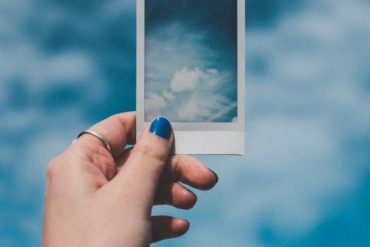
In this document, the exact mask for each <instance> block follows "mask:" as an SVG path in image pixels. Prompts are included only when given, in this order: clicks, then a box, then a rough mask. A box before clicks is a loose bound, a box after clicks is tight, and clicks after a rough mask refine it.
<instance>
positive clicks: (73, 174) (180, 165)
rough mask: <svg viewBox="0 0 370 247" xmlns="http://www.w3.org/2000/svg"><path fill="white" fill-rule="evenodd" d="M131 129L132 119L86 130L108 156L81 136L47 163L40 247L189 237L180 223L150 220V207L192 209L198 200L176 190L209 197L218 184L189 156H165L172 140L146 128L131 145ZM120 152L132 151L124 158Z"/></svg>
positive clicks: (134, 244) (126, 116)
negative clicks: (208, 192)
mask: <svg viewBox="0 0 370 247" xmlns="http://www.w3.org/2000/svg"><path fill="white" fill-rule="evenodd" d="M135 121H136V118H135V113H122V114H117V115H114V116H112V117H110V118H108V119H106V120H104V121H102V122H100V123H98V124H96V125H94V126H93V127H91V128H90V129H91V130H94V131H96V132H98V133H100V134H101V135H102V136H103V137H104V138H105V139H106V140H107V141H108V142H109V143H110V145H111V147H112V154H111V153H109V152H108V151H107V150H106V149H105V147H104V146H103V145H102V144H101V143H100V141H99V140H98V139H97V138H96V137H94V136H92V135H88V134H85V135H83V136H82V137H80V138H79V139H78V140H77V141H76V142H74V143H73V144H71V145H70V146H69V147H68V148H67V149H66V150H65V151H64V152H63V153H62V154H61V155H59V156H58V157H56V158H55V159H54V160H52V161H51V162H50V163H49V166H48V169H47V184H46V192H45V207H44V229H43V246H44V247H58V246H93V247H95V246H96V247H98V246H102V247H103V246H110V247H116V246H117V247H123V246H127V247H142V246H149V245H150V243H151V242H156V241H160V240H164V239H168V238H174V237H179V236H181V235H183V234H184V233H186V232H187V230H188V229H189V223H188V222H187V221H186V220H183V219H179V218H174V217H169V216H152V215H151V210H152V207H153V205H157V204H170V205H173V206H175V207H177V208H181V209H190V208H192V207H193V206H194V205H195V203H196V200H197V198H196V196H195V194H194V193H193V192H191V191H189V190H187V189H186V188H185V187H184V185H182V184H186V185H189V186H192V187H194V188H197V189H202V190H208V189H210V188H212V187H213V186H214V185H215V184H216V183H217V176H216V175H215V174H214V173H213V172H212V171H210V170H208V169H207V168H206V167H205V166H204V165H203V164H202V163H201V162H200V161H199V160H197V159H196V158H194V157H192V156H187V155H175V156H171V155H169V153H170V149H171V146H172V142H173V135H172V136H171V138H170V140H165V139H163V138H161V137H158V136H156V135H154V134H152V133H150V132H149V130H148V128H145V129H144V130H143V132H142V134H141V136H140V138H139V139H138V141H137V143H135V140H136V136H135V135H136V129H135ZM126 144H135V146H134V148H133V149H131V150H129V151H125V150H124V148H123V147H124V146H125V145H126ZM180 182H181V183H180Z"/></svg>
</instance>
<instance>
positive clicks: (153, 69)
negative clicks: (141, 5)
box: [145, 1, 237, 122]
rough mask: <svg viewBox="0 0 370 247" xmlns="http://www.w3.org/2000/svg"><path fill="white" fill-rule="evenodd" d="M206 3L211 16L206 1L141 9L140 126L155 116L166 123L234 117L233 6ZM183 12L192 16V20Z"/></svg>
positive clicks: (155, 3) (156, 4) (164, 3)
mask: <svg viewBox="0 0 370 247" xmlns="http://www.w3.org/2000/svg"><path fill="white" fill-rule="evenodd" d="M212 3H213V4H215V5H217V6H213V7H214V8H215V9H214V10H210V9H209V6H210V4H211V2H208V1H204V2H198V1H197V2H195V1H187V2H182V3H181V4H175V2H174V3H171V4H168V3H167V1H153V2H147V3H146V9H147V12H146V15H147V16H146V57H145V59H146V61H145V119H146V121H150V120H151V119H152V118H154V117H157V116H160V115H162V116H166V117H168V118H169V119H170V120H171V121H172V122H231V121H233V119H234V120H235V118H236V117H237V104H236V102H237V81H236V78H237V76H236V71H237V70H236V67H237V52H236V49H237V48H236V43H237V40H236V2H234V1H231V2H229V3H228V4H226V5H225V1H214V2H212ZM220 6H222V7H224V11H223V12H224V13H223V15H222V17H219V16H218V14H220V13H218V12H219V11H220V9H219V8H218V7H220ZM158 9H161V10H162V11H161V12H160V13H161V15H162V16H161V18H158V15H157V14H155V13H157V12H156V11H158ZM183 11H185V12H189V11H192V13H193V15H192V17H191V18H189V16H188V15H182V14H181V12H183ZM204 11H206V12H204ZM174 13H176V15H173V14H174ZM216 17H217V18H216ZM218 17H219V18H218ZM159 98H161V100H159ZM154 99H156V100H157V102H158V103H159V104H158V105H154V104H153V103H155V102H154ZM205 99H207V100H205Z"/></svg>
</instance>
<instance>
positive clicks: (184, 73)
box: [171, 67, 203, 93]
mask: <svg viewBox="0 0 370 247" xmlns="http://www.w3.org/2000/svg"><path fill="white" fill-rule="evenodd" d="M202 74H203V72H202V71H200V70H199V69H195V70H188V69H187V68H186V67H184V68H182V69H181V70H178V71H176V73H175V75H174V77H173V79H172V81H171V89H172V90H173V91H174V92H175V93H178V92H184V91H189V90H194V89H195V88H196V87H197V86H198V83H199V80H200V78H201V77H202Z"/></svg>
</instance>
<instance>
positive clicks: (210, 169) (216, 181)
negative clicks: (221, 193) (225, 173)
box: [208, 168, 218, 183]
mask: <svg viewBox="0 0 370 247" xmlns="http://www.w3.org/2000/svg"><path fill="white" fill-rule="evenodd" d="M208 170H209V171H210V172H212V173H213V175H215V177H216V183H217V182H218V176H217V174H216V173H215V172H214V171H213V170H211V169H209V168H208Z"/></svg>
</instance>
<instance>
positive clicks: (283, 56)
mask: <svg viewBox="0 0 370 247" xmlns="http://www.w3.org/2000/svg"><path fill="white" fill-rule="evenodd" d="M369 13H370V4H369V3H368V2H367V1H363V0H351V1H347V0H326V1H322V0H321V1H319V0H311V1H308V0H307V1H305V0H280V1H277V0H249V1H247V92H246V94H247V113H248V116H247V135H246V138H247V152H248V155H247V156H244V157H226V156H218V157H217V156H216V157H213V156H202V157H200V158H201V159H202V160H203V161H204V162H205V163H207V164H208V165H209V166H210V167H211V168H213V169H214V170H215V171H217V172H218V174H219V175H220V182H219V184H218V185H217V186H216V187H215V189H214V190H213V191H211V192H208V193H203V192H200V196H199V202H198V204H197V205H196V207H195V208H194V209H193V210H192V211H190V212H182V211H178V210H174V209H171V208H168V207H161V208H158V209H156V210H155V211H156V212H157V213H163V212H168V213H170V214H173V215H180V216H183V217H187V218H189V219H190V221H191V224H192V225H191V229H190V232H189V233H188V234H187V235H186V236H185V237H182V238H180V239H178V240H170V241H167V242H163V243H160V244H157V246H173V245H176V246H253V247H254V246H256V247H259V246H295V247H297V246H298V247H300V246H335V247H340V246H368V245H369V243H370V164H369V163H370V107H369V106H370V72H369V67H370V60H369V57H370V46H369V44H370V15H369ZM134 109H135V2H134V1H122V0H121V1H115V0H111V1H103V2H102V1H95V0H93V1H91V0H90V1H85V0H79V1H57V0H48V1H46V0H3V1H1V2H0V119H1V121H0V145H1V148H0V245H1V246H39V245H40V241H41V230H42V205H43V191H44V183H45V178H44V177H45V176H44V174H45V167H46V165H47V162H48V160H50V159H51V158H52V157H54V156H55V155H56V154H58V153H60V152H61V151H62V150H63V149H64V148H65V146H67V145H68V144H69V143H70V142H71V140H73V138H74V137H75V135H76V134H77V133H78V132H79V131H81V130H83V129H85V128H87V127H89V126H90V125H91V124H93V123H94V122H96V121H98V120H101V119H103V118H105V117H107V116H109V115H110V114H113V113H116V112H121V111H127V110H134Z"/></svg>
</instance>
